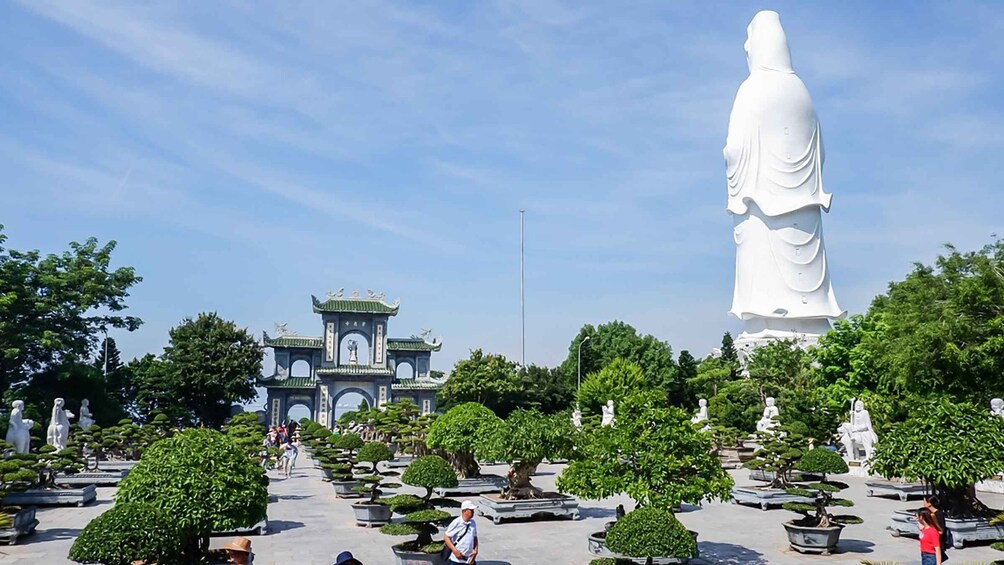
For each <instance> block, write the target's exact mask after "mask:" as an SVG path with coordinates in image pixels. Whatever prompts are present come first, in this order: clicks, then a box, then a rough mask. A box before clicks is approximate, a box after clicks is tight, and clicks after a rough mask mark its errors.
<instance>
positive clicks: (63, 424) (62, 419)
mask: <svg viewBox="0 0 1004 565" xmlns="http://www.w3.org/2000/svg"><path fill="white" fill-rule="evenodd" d="M64 404H65V402H64V401H63V399H62V398H57V399H56V401H55V402H54V403H53V405H52V419H50V420H49V429H48V430H47V431H46V437H45V442H46V443H48V444H49V445H51V446H53V447H55V448H56V449H57V450H61V449H66V442H67V440H68V439H69V437H70V418H72V417H73V414H72V413H70V411H69V410H64V409H63V405H64Z"/></svg>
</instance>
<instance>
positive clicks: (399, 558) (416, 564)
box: [391, 545, 448, 565]
mask: <svg viewBox="0 0 1004 565" xmlns="http://www.w3.org/2000/svg"><path fill="white" fill-rule="evenodd" d="M391 551H393V552H394V562H395V563H396V564H397V565H448V564H447V563H446V561H445V560H443V558H442V557H440V556H439V554H438V553H422V552H421V551H412V550H409V549H403V548H401V547H400V546H397V545H395V546H393V547H391Z"/></svg>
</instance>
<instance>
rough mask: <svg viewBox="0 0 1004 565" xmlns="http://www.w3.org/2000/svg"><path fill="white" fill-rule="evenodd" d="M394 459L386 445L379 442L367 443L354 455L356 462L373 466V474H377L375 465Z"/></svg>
mask: <svg viewBox="0 0 1004 565" xmlns="http://www.w3.org/2000/svg"><path fill="white" fill-rule="evenodd" d="M393 458H394V454H393V453H392V452H391V450H390V448H389V447H387V444H385V443H381V442H379V441H373V442H370V443H367V444H366V445H364V446H362V448H360V449H359V453H357V454H356V461H357V462H359V463H370V464H372V465H373V472H374V473H376V472H377V464H378V463H380V462H381V461H390V460H391V459H393Z"/></svg>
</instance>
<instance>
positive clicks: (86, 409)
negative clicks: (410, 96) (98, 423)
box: [77, 398, 94, 431]
mask: <svg viewBox="0 0 1004 565" xmlns="http://www.w3.org/2000/svg"><path fill="white" fill-rule="evenodd" d="M77 423H78V424H79V425H80V429H82V430H85V431H86V430H87V429H88V428H90V427H91V426H93V425H94V419H93V418H91V401H90V400H87V399H86V398H85V399H83V400H81V401H80V419H79V420H77Z"/></svg>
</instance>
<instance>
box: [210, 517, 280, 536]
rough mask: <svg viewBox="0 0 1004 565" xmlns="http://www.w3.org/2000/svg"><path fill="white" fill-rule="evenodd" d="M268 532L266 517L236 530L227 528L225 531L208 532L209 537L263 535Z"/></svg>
mask: <svg viewBox="0 0 1004 565" xmlns="http://www.w3.org/2000/svg"><path fill="white" fill-rule="evenodd" d="M267 533H268V518H267V517H266V518H265V519H264V520H262V521H261V522H258V523H257V524H255V525H253V526H250V527H246V528H237V529H236V530H229V531H226V532H213V533H211V534H209V536H210V537H214V538H218V537H233V536H263V535H265V534H267Z"/></svg>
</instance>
